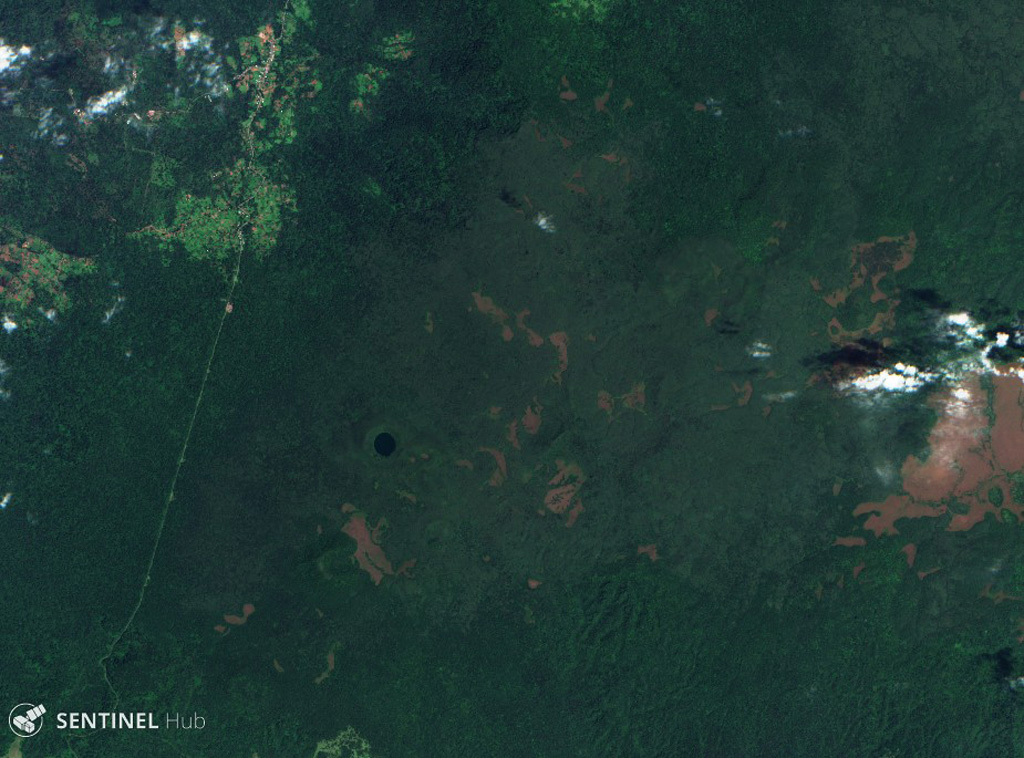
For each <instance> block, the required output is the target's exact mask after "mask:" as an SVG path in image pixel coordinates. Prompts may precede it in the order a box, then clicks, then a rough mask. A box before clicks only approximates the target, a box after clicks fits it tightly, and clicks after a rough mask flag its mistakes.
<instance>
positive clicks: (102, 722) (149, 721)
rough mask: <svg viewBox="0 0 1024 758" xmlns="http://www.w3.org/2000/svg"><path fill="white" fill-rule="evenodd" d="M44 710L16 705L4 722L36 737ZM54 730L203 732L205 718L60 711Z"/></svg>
mask: <svg viewBox="0 0 1024 758" xmlns="http://www.w3.org/2000/svg"><path fill="white" fill-rule="evenodd" d="M44 713H46V708H44V707H43V706H41V705H32V703H19V704H18V705H16V706H14V708H13V709H12V710H11V714H10V716H9V717H8V719H7V722H8V724H9V726H10V727H11V731H12V732H14V733H15V734H16V735H18V736H19V737H32V736H35V735H36V734H39V730H40V729H41V728H42V726H43V714H44ZM56 721H57V729H61V730H79V729H87V730H95V729H140V730H141V729H203V728H205V727H206V718H205V717H203V716H200V715H199V714H198V713H165V714H162V715H161V716H160V717H158V716H157V714H155V713H152V712H150V711H134V712H127V713H126V712H121V711H82V712H75V711H67V712H65V711H61V712H60V713H58V714H57V719H56Z"/></svg>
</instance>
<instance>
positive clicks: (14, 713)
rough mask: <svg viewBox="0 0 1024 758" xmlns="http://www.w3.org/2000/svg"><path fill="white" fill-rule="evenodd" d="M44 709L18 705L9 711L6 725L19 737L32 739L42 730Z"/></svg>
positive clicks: (42, 707) (40, 706) (28, 704)
mask: <svg viewBox="0 0 1024 758" xmlns="http://www.w3.org/2000/svg"><path fill="white" fill-rule="evenodd" d="M44 713H46V708H45V707H44V706H42V705H32V703H18V704H17V705H16V706H14V707H13V708H12V709H11V714H10V716H8V717H7V724H8V725H9V726H10V727H11V731H12V732H14V733H15V734H16V735H18V736H19V737H34V736H35V735H37V734H39V730H40V729H42V728H43V714H44Z"/></svg>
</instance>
